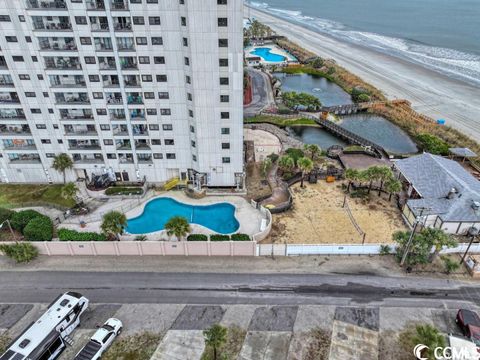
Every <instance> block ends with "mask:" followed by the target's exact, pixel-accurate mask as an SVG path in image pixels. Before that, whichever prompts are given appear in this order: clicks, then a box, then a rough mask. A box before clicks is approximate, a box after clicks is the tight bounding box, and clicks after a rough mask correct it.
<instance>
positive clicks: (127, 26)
mask: <svg viewBox="0 0 480 360" xmlns="http://www.w3.org/2000/svg"><path fill="white" fill-rule="evenodd" d="M113 28H114V29H115V31H132V23H131V22H129V21H122V22H114V23H113Z"/></svg>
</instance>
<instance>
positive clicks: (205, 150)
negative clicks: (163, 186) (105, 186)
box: [0, 0, 243, 187]
mask: <svg viewBox="0 0 480 360" xmlns="http://www.w3.org/2000/svg"><path fill="white" fill-rule="evenodd" d="M242 11H243V1H242V0H201V1H199V0H15V1H12V0H0V30H1V34H0V49H1V50H0V149H1V158H0V181H1V182H12V183H13V182H19V183H22V182H31V183H48V182H54V183H55V182H61V181H62V180H63V178H62V174H60V173H58V172H57V171H55V170H53V169H52V162H53V158H54V156H56V155H57V154H59V153H67V154H69V155H70V156H71V157H72V159H73V162H74V168H73V170H72V171H68V172H67V179H68V180H69V181H74V180H76V179H78V178H90V177H91V176H92V174H96V175H100V174H104V173H109V174H110V175H111V176H112V177H115V178H116V179H117V180H118V181H137V180H140V179H143V178H146V180H147V181H149V182H154V183H161V182H164V181H167V180H169V179H172V178H175V177H179V178H181V179H187V178H188V179H190V180H194V181H195V183H196V184H197V185H206V186H212V187H215V186H235V185H238V184H239V183H241V182H242V177H243V134H242V127H243V125H242V123H243V54H242V50H243V48H242V47H243V30H242V26H243V12H242Z"/></svg>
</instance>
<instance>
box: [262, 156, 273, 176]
mask: <svg viewBox="0 0 480 360" xmlns="http://www.w3.org/2000/svg"><path fill="white" fill-rule="evenodd" d="M272 165H273V163H272V159H270V158H268V157H267V158H266V159H265V160H263V162H262V175H263V176H264V177H267V174H268V172H269V171H270V169H271V168H272Z"/></svg>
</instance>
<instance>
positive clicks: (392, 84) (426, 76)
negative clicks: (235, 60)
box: [248, 9, 480, 141]
mask: <svg viewBox="0 0 480 360" xmlns="http://www.w3.org/2000/svg"><path fill="white" fill-rule="evenodd" d="M248 14H249V15H250V16H252V17H255V18H256V19H258V20H259V21H260V22H262V23H264V24H266V25H268V26H270V27H271V28H272V29H273V30H274V31H276V32H277V33H278V34H279V35H284V36H287V37H288V38H289V39H290V40H291V41H293V42H296V43H298V44H299V45H300V46H302V47H304V48H305V49H307V50H309V51H311V52H313V53H315V54H317V55H319V56H321V57H324V58H332V59H334V60H335V61H336V62H337V63H338V64H339V65H341V66H343V67H345V68H346V69H347V70H349V71H351V72H352V73H354V74H356V75H359V76H360V77H362V78H363V79H364V80H365V81H367V82H369V83H371V84H372V85H374V86H375V87H377V88H379V89H380V90H382V91H383V92H384V94H385V95H386V96H387V97H388V98H389V99H407V100H409V101H410V102H411V103H412V107H413V108H414V109H415V110H416V111H418V112H420V113H423V114H425V115H427V116H430V117H432V118H434V119H446V121H447V125H449V126H451V127H453V128H456V129H458V130H459V131H461V132H463V133H464V134H465V135H468V136H470V137H472V138H473V139H475V140H477V141H480V88H478V87H475V86H474V85H471V84H468V83H464V82H462V81H459V80H456V79H452V78H449V77H448V76H446V75H443V74H441V73H437V72H435V71H433V70H430V69H427V68H424V67H422V66H420V65H417V64H415V63H413V62H409V61H406V60H403V59H400V58H397V57H394V56H389V55H386V54H383V53H380V52H376V51H374V50H371V49H367V48H364V47H360V46H357V45H353V44H349V43H346V42H341V41H340V40H337V39H334V38H332V37H329V36H326V35H323V34H319V33H317V32H314V31H311V30H309V29H307V28H304V27H302V26H299V25H296V24H292V23H289V22H287V21H285V20H283V19H279V18H276V17H274V16H271V15H268V14H266V13H263V12H261V11H258V10H255V9H249V10H248Z"/></svg>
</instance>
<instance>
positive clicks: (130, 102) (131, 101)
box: [127, 95, 143, 105]
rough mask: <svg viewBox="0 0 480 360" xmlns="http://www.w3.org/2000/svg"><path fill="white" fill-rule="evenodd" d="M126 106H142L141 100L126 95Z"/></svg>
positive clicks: (138, 97)
mask: <svg viewBox="0 0 480 360" xmlns="http://www.w3.org/2000/svg"><path fill="white" fill-rule="evenodd" d="M127 104H128V105H134V104H143V98H142V97H141V96H139V95H128V97H127Z"/></svg>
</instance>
